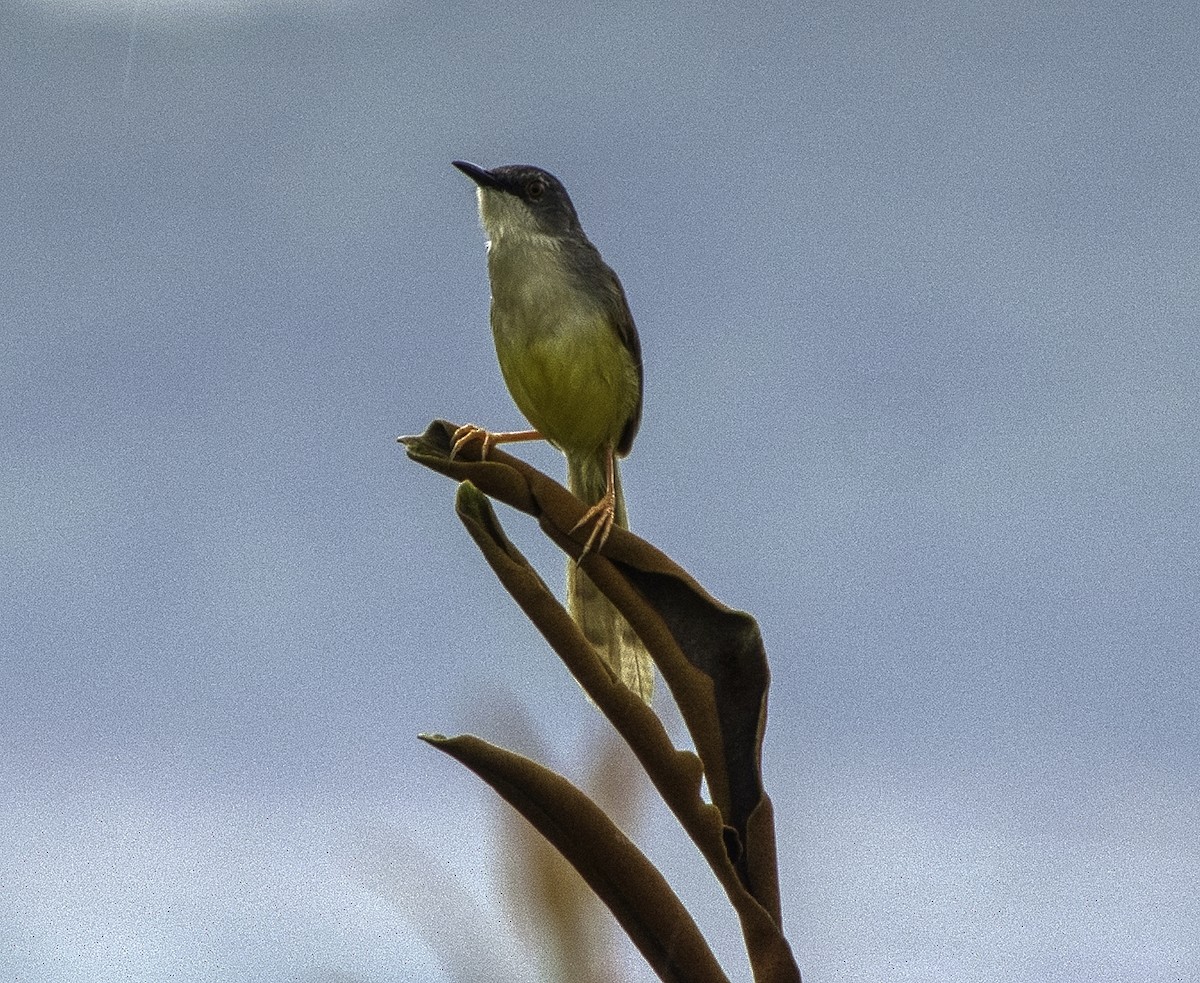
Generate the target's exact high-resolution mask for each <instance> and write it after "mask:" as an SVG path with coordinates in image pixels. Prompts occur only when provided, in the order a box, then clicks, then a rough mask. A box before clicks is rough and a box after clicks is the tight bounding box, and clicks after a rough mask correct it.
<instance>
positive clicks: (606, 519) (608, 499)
mask: <svg viewBox="0 0 1200 983" xmlns="http://www.w3.org/2000/svg"><path fill="white" fill-rule="evenodd" d="M616 518H617V496H616V494H615V493H614V492H613V490H612V487H611V486H609V490H608V491H607V492H605V493H604V497H603V498H602V499H600V501H598V502H597V503H596V504H595V505H593V506H592V507H591V508H590V509H588V510H587V511H586V512H584V513H583V518H582V519H580V520H579V521H578V522H576V523H575V525H573V526H572V527H571V532H577V531H578V530H580V529H582V528H584V526H586V525H588V523H593V525H592V531H591V532H590V533H589V534H588V538H587V542H586V543H584V544H583V552H582V553H580V554H579V559H578V560H576V561H575V562H576V563H582V562H583V561H584V559H585V558H586V557H587V556H588V555H589V554H590V553H592V552H593V551H594V552H596V553H599V552H600V551H601V550H602V549H604V544H605V543H606V542H608V534H609V533H610V532H612V527H613V524H614V523H615V522H616Z"/></svg>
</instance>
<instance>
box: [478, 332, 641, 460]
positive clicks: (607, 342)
mask: <svg viewBox="0 0 1200 983" xmlns="http://www.w3.org/2000/svg"><path fill="white" fill-rule="evenodd" d="M496 354H497V356H498V358H499V360H500V370H501V372H502V373H503V374H504V381H505V383H506V384H507V385H508V391H509V392H510V393H511V394H512V397H513V401H514V402H515V403H516V404H517V408H518V409H520V411H521V412H522V413H524V414H525V417H526V419H528V420H529V422H530V423H531V424H533V426H534V427H535V428H536V429H537V431H538V432H539V433H540V434H541V435H542V436H543V437H545V438H546V439H547V440H548V441H550V443H552V444H554V445H555V446H556V447H558V448H559V449H561V450H563V451H566V452H569V453H571V454H589V453H593V452H595V451H598V450H600V449H601V448H603V447H605V446H606V445H614V446H615V445H616V443H617V442H618V440H619V439H620V436H621V431H622V430H623V429H624V428H625V424H626V423H627V422H628V421H629V419H630V418H631V417H632V416H633V414H634V413H635V412H636V409H637V400H638V375H637V367H636V365H635V364H634V360H633V356H632V355H630V354H629V351H628V350H627V349H626V348H625V346H624V345H622V344H621V342H620V339H619V338H618V337H617V333H616V331H615V330H614V329H613V328H612V327H611V326H610V325H609V324H608V323H607V321H606V320H605V318H604V316H603V315H602V314H601V313H600V312H598V311H596V312H589V314H588V315H586V316H583V317H575V318H573V319H571V321H570V322H569V323H565V324H559V325H556V327H555V329H554V330H552V331H549V332H538V333H536V334H532V335H525V334H523V333H521V332H515V333H514V332H503V331H500V332H497V333H496Z"/></svg>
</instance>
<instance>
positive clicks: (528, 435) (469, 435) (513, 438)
mask: <svg viewBox="0 0 1200 983" xmlns="http://www.w3.org/2000/svg"><path fill="white" fill-rule="evenodd" d="M541 439H542V435H541V434H540V433H538V432H537V431H536V430H508V431H502V432H501V433H492V432H491V431H490V430H484V429H483V427H477V426H475V424H473V423H464V424H463V425H462V426H461V427H459V428H458V429H457V430H455V431H454V437H453V438H452V443H451V445H450V460H452V461H453V460H454V459H455V458H456V457H457V456H458V454H459V451H461V450H462V449H463V448H465V447H467V446H469V445H470V444H473V443H475V442H476V441H479V443H481V444H482V445H483V446H482V447H481V448H480V450H479V460H481V461H486V460H487V456H488V451H490V450H491V449H492V448H493V447H494V446H495V445H496V444H513V443H516V442H517V441H518V440H541Z"/></svg>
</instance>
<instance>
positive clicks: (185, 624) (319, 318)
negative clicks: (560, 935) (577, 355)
mask: <svg viewBox="0 0 1200 983" xmlns="http://www.w3.org/2000/svg"><path fill="white" fill-rule="evenodd" d="M1197 50H1200V15H1198V14H1197V13H1196V12H1195V9H1194V6H1193V5H1192V4H1186V3H1182V2H1180V3H1172V2H1163V3H1153V4H1142V5H1131V4H1124V3H1119V4H1118V3H1111V2H1100V3H1088V4H1082V3H1073V2H1067V3H1062V4H1055V5H1046V4H1040V3H1039V4H1035V3H1015V2H1007V3H995V4H988V5H980V4H975V3H956V2H952V0H946V2H929V3H914V4H892V3H882V2H878V0H873V2H859V3H854V2H851V3H844V4H838V5H833V6H830V5H822V6H817V5H806V4H800V5H797V4H795V3H792V2H788V3H783V2H778V3H769V2H758V0H749V2H748V3H747V4H743V5H740V6H739V5H729V4H719V5H718V4H710V5H684V4H681V3H672V2H668V0H651V2H649V3H646V2H638V3H633V2H628V0H617V2H614V3H609V4H604V5H585V4H573V3H569V2H568V3H562V4H558V5H541V4H538V3H534V2H527V0H518V2H515V3H511V4H504V5H498V4H484V3H478V2H476V3H466V2H458V0H447V2H445V3H442V4H436V5H434V4H411V3H405V2H401V3H396V4H385V3H371V2H353V3H334V2H329V3H323V4H311V3H300V2H289V0H275V2H270V3H267V2H258V0H244V2H230V0H9V2H8V3H6V4H5V5H4V8H3V11H2V12H0V95H2V98H0V125H2V132H3V134H4V136H3V140H2V141H0V145H2V147H3V149H2V150H0V215H2V216H3V221H2V222H0V258H2V260H3V269H4V272H5V276H4V287H3V289H2V290H0V460H2V461H3V464H2V466H0V514H2V515H3V518H4V521H3V523H2V524H0V680H2V683H0V742H2V745H0V746H2V747H3V754H2V755H0V784H2V786H3V788H4V789H5V790H6V792H5V794H4V795H3V796H0V842H2V843H4V844H6V846H5V849H3V850H0V977H3V978H6V979H14V980H36V981H43V980H44V981H54V983H59V981H61V983H75V981H78V983H83V981H88V983H93V981H94V983H109V981H117V980H121V981H131V980H134V981H140V980H156V981H157V980H167V979H169V980H197V981H200V980H203V981H218V983H223V981H233V980H243V979H247V978H253V979H258V980H264V981H268V983H273V981H276V980H278V981H284V980H287V981H306V983H307V981H312V983H316V981H339V983H350V981H355V983H371V981H382V980H389V981H403V983H408V981H429V983H450V981H451V980H455V979H459V978H462V976H461V974H460V975H456V970H455V960H456V959H457V958H459V957H461V956H462V954H463V953H464V952H465V953H483V954H484V958H485V959H488V960H492V961H491V962H487V963H485V965H487V966H488V967H489V971H491V972H493V973H494V974H495V978H497V979H501V978H502V979H513V980H526V979H528V980H535V979H539V978H544V976H543V975H539V973H540V971H539V969H538V966H537V963H536V960H534V959H533V958H532V957H530V956H529V954H528V950H527V948H525V947H523V945H522V943H521V941H520V940H519V938H517V936H516V934H515V933H514V931H513V930H512V927H511V925H509V924H508V923H507V922H506V920H505V916H504V914H503V911H504V907H503V905H504V897H503V895H504V893H505V890H506V889H505V887H504V885H503V882H502V880H501V879H500V877H499V876H498V875H497V873H496V868H497V864H498V862H499V860H500V859H501V858H500V857H499V856H498V853H499V852H500V851H501V850H502V848H501V847H500V846H498V844H499V843H501V842H502V841H501V840H500V839H498V834H497V832H496V831H497V829H499V828H501V827H502V826H503V823H504V821H505V819H504V813H503V811H502V807H501V806H500V805H497V804H496V803H495V802H494V801H493V799H492V797H491V794H490V792H489V790H487V789H486V788H485V787H484V786H482V785H481V784H480V783H478V782H477V781H474V780H472V778H471V776H470V775H469V774H467V773H466V772H465V770H464V769H462V768H461V767H460V766H458V765H457V764H456V763H454V762H453V761H451V760H449V759H448V758H445V757H443V756H441V755H439V754H438V752H436V751H435V750H433V749H432V748H429V747H427V746H426V745H424V744H422V743H421V742H419V741H418V740H417V739H416V734H417V733H419V732H425V731H438V732H444V733H457V732H460V731H470V732H473V733H478V734H480V735H481V736H484V737H487V738H489V739H491V740H495V741H498V742H500V743H508V744H512V745H514V746H517V747H526V748H537V749H538V754H539V755H540V756H541V757H543V758H544V759H545V760H548V761H549V763H551V764H553V765H555V766H556V767H560V768H562V769H563V770H564V771H565V772H566V773H567V774H568V775H570V776H571V777H573V778H577V779H578V778H580V777H581V776H585V775H586V774H587V773H588V771H589V767H590V765H591V764H592V763H593V760H594V757H595V755H596V754H597V751H596V749H597V748H598V747H600V746H602V741H603V735H604V727H605V725H604V722H603V720H602V719H600V718H599V716H598V714H596V712H595V711H594V709H592V708H591V707H589V706H588V705H587V703H586V702H585V701H584V700H583V698H582V697H581V695H580V692H579V690H578V687H577V686H576V685H575V684H574V683H573V681H571V680H570V678H569V677H568V676H567V675H566V672H565V670H563V669H562V667H561V666H560V665H559V664H558V662H557V660H556V659H555V658H554V657H553V655H552V653H550V652H549V651H548V649H546V647H545V645H544V643H542V642H541V640H540V639H539V637H538V636H537V635H536V633H535V632H534V630H533V629H532V628H531V627H530V626H529V625H528V624H527V623H525V622H524V621H523V619H522V618H521V616H520V614H519V612H517V610H516V609H515V605H513V604H512V602H511V600H510V599H509V598H508V597H507V595H505V594H504V593H503V591H502V590H501V589H500V588H499V587H498V585H497V584H496V583H495V582H494V579H493V577H492V575H491V574H490V572H489V571H488V570H487V568H486V566H485V565H484V564H483V562H482V560H481V559H480V557H479V556H478V554H477V552H476V551H475V549H474V547H473V545H472V544H471V542H470V540H469V539H468V537H467V536H466V534H465V532H464V531H463V530H462V528H461V526H460V525H459V523H458V522H457V520H456V519H455V517H454V514H453V491H454V489H453V485H452V484H451V483H450V482H448V481H447V480H446V479H444V478H441V477H439V476H437V475H434V474H432V473H430V472H428V471H426V470H424V469H422V468H419V467H417V466H415V465H413V464H411V463H410V462H408V461H407V460H406V458H405V457H404V455H403V453H402V449H401V448H400V447H399V446H398V445H397V444H396V443H395V440H394V438H395V437H396V436H397V435H400V434H406V433H417V432H420V431H421V430H423V429H424V427H425V426H426V424H427V423H428V422H429V421H430V420H432V419H434V418H438V417H443V418H447V419H451V420H455V421H459V422H466V421H468V420H470V421H474V422H477V423H480V424H483V425H485V426H489V427H492V428H494V429H510V428H519V427H520V426H521V425H522V421H521V420H520V418H519V415H518V413H517V411H516V409H515V407H513V405H512V403H511V400H510V399H509V397H508V395H507V393H506V392H505V391H504V386H503V383H502V380H501V379H500V375H499V371H498V368H497V366H496V363H495V356H494V351H493V349H492V345H491V341H490V337H489V331H488V327H487V304H488V288H487V281H486V274H485V267H484V240H483V235H482V232H481V230H480V229H479V226H478V217H477V214H476V209H475V202H474V194H473V189H472V187H471V186H470V183H469V182H468V181H467V180H466V178H464V177H463V175H462V174H460V173H458V172H457V171H455V170H454V169H453V168H452V167H451V166H450V161H451V160H454V159H462V158H465V159H469V160H473V161H476V162H478V163H480V164H482V165H484V166H495V165H498V164H502V163H516V162H523V163H533V164H538V165H540V166H543V167H545V168H547V169H548V170H550V171H552V172H553V173H554V174H556V175H557V176H558V177H559V178H561V179H562V180H563V182H564V183H565V184H566V186H567V188H568V189H569V190H570V192H571V194H572V197H573V199H574V202H575V205H576V207H577V209H578V211H579V213H580V216H581V219H582V222H583V225H584V227H585V229H586V230H587V232H588V234H589V235H590V237H591V238H592V240H593V241H594V242H595V243H596V244H597V246H598V247H599V248H600V250H601V252H602V253H603V254H604V256H605V258H606V260H607V261H608V262H609V263H610V264H611V265H612V266H613V267H614V268H615V269H616V270H617V272H618V273H619V274H620V276H621V279H622V281H623V283H624V285H625V289H626V292H627V294H628V296H629V300H630V304H631V307H632V310H633V314H634V317H635V319H636V321H637V325H638V328H639V333H640V336H641V342H642V349H643V357H644V361H645V385H646V394H645V410H644V416H643V423H642V428H641V431H640V434H639V436H638V440H637V442H636V444H635V445H634V448H633V451H632V454H631V455H630V457H629V458H628V459H627V460H626V461H625V462H624V464H623V470H622V476H623V481H624V486H625V492H626V495H627V498H628V502H629V509H630V515H631V520H632V524H633V527H634V529H635V531H637V532H638V533H639V534H641V535H643V536H645V537H646V538H648V539H649V540H651V541H652V542H654V543H655V544H657V545H658V546H660V547H661V548H662V549H664V550H665V551H666V552H667V553H669V554H670V555H672V556H673V557H675V558H676V559H677V560H678V561H679V562H681V563H682V564H683V565H684V566H685V567H687V568H688V569H689V570H691V571H692V573H693V574H694V575H695V576H696V577H697V578H698V579H699V580H700V581H701V582H702V583H703V584H705V585H706V586H707V587H708V589H709V590H710V591H711V592H712V593H713V594H715V595H716V596H717V597H719V598H720V599H722V600H723V601H725V602H727V603H729V604H731V605H734V606H736V607H739V608H744V609H746V610H748V611H750V612H751V613H752V614H754V615H755V617H756V618H757V619H758V620H759V623H760V625H761V628H762V631H763V635H764V639H765V642H766V647H767V652H768V656H769V658H770V660H771V665H772V674H773V677H772V689H771V702H770V718H769V727H768V731H767V739H766V747H765V751H764V769H765V781H766V786H767V789H768V791H769V792H770V793H771V795H772V797H773V799H774V802H775V811H776V815H777V823H778V835H779V853H780V866H781V877H782V883H783V900H784V917H785V928H786V930H787V933H788V935H789V938H790V939H791V941H792V945H793V949H794V950H795V953H796V956H797V960H798V962H799V964H800V967H801V969H802V971H803V973H804V979H805V981H806V983H826V981H830V983H832V981H875V980H879V979H884V978H886V979H889V980H900V981H903V980H913V981H917V980H920V981H930V980H948V981H949V980H953V981H975V980H991V979H996V978H998V977H999V976H1000V975H1003V976H1004V978H1005V979H1009V980H1015V981H1041V980H1045V979H1059V980H1065V981H1073V980H1080V981H1082V980H1087V981H1089V983H1096V981H1106V980H1125V979H1130V978H1137V979H1140V980H1144V981H1151V983H1158V981H1163V983H1165V981H1177V980H1187V979H1194V978H1196V977H1197V976H1198V975H1200V941H1197V940H1200V900H1198V899H1200V873H1197V872H1198V871H1200V838H1198V837H1197V835H1196V830H1197V829H1198V828H1200V804H1198V803H1200V796H1198V795H1197V794H1196V790H1197V787H1198V782H1200V662H1198V660H1197V658H1196V653H1197V637H1200V624H1198V621H1200V619H1198V616H1197V609H1198V604H1197V594H1198V588H1200V559H1198V557H1200V526H1198V521H1197V512H1198V506H1200V487H1198V486H1200V440H1198V438H1197V432H1198V424H1200V406H1198V395H1197V394H1198V392H1200V368H1198V366H1200V332H1198V331H1197V327H1196V325H1197V311H1198V310H1200V201H1198V198H1200V191H1198V190H1197V189H1200V134H1198V124H1197V117H1196V113H1195V106H1196V105H1197V102H1198V101H1200V73H1198V72H1197V69H1196V51H1197ZM517 453H519V454H520V455H521V456H524V457H526V458H527V459H529V460H531V461H532V462H534V463H535V464H537V465H538V466H539V467H542V468H543V469H545V470H547V471H548V472H550V473H552V474H560V473H561V472H562V461H561V457H560V456H559V455H558V454H557V452H555V451H553V450H552V449H549V448H539V447H534V446H528V447H524V446H523V447H521V448H519V449H518V451H517ZM501 519H502V521H503V522H504V524H505V527H506V529H507V530H508V531H509V532H510V534H511V535H512V536H513V538H514V539H515V540H516V541H517V542H518V543H519V544H520V545H521V547H522V548H523V549H525V550H526V551H527V553H528V554H529V555H530V557H531V558H532V559H533V560H534V562H535V563H537V564H538V566H539V568H540V569H542V571H543V574H544V576H545V577H546V579H547V580H548V581H549V582H550V583H552V584H560V583H561V562H562V561H561V557H559V556H556V555H555V552H554V551H553V550H552V549H551V548H550V547H548V546H547V545H545V544H544V543H541V542H539V539H538V537H537V535H536V533H535V530H534V529H533V527H532V523H530V522H529V521H527V520H526V518H525V517H523V516H520V515H518V514H516V513H513V512H511V511H509V510H502V512H501ZM658 706H659V708H660V710H661V712H662V713H663V714H664V717H665V718H666V719H667V720H668V724H669V727H670V728H671V731H672V733H673V734H675V735H676V736H677V737H678V739H679V740H681V741H682V740H683V737H682V736H681V727H680V726H679V723H678V718H677V714H675V713H674V711H673V708H672V707H671V706H670V703H669V699H668V698H667V697H666V695H665V694H664V693H660V695H659V697H658ZM533 734H536V735H538V736H537V737H536V739H535V738H533V737H532V736H531V735H533ZM639 815H640V820H639V821H638V823H637V824H636V829H635V831H634V832H635V839H637V840H638V842H639V843H641V844H642V845H643V847H644V849H646V851H647V853H648V854H649V855H650V856H651V857H652V858H653V859H654V860H655V861H656V862H659V863H661V865H662V867H663V869H664V871H665V872H666V874H667V876H668V879H669V880H670V881H671V883H672V884H673V885H675V886H676V887H677V888H678V890H679V891H680V893H681V895H682V896H683V897H684V900H685V901H686V902H687V903H689V904H690V905H691V906H692V907H693V908H694V909H695V911H696V913H697V916H698V918H699V920H700V922H701V925H702V927H703V928H704V929H705V931H706V932H707V933H708V934H709V935H710V937H711V939H712V943H713V946H714V950H715V951H716V953H717V955H718V958H719V959H720V960H721V962H722V964H723V965H724V966H725V967H726V969H727V971H728V972H729V973H730V975H731V977H732V978H734V979H748V971H747V968H746V962H745V956H744V954H743V953H742V952H741V950H740V942H739V939H738V936H737V932H736V926H735V925H734V923H733V921H732V918H731V917H730V916H728V915H727V914H726V913H725V910H724V904H723V900H722V899H721V897H720V896H719V894H718V892H717V889H716V888H715V886H714V884H713V882H712V879H711V877H710V876H709V875H708V874H707V873H706V872H705V871H704V870H703V868H702V866H701V865H700V864H699V863H698V858H697V856H696V855H695V853H694V850H692V848H691V847H690V845H688V844H687V843H685V842H683V841H682V837H681V836H680V835H679V831H678V830H677V829H674V828H673V827H672V824H671V820H670V817H669V816H667V815H665V814H664V812H663V810H662V809H661V807H656V806H655V805H654V804H653V802H651V801H650V800H649V798H648V797H647V798H646V799H645V800H644V802H643V804H642V808H641V812H640V814H639ZM431 911H438V912H442V911H444V912H445V914H444V916H439V917H437V918H431V917H430V912H431ZM602 930H607V925H606V926H605V927H604V928H603V929H602V928H598V929H597V931H598V932H599V931H602ZM622 952H623V955H621V957H620V959H621V962H620V965H621V966H622V967H623V968H622V970H621V972H622V973H624V974H625V975H626V976H627V977H628V978H629V979H647V978H649V976H650V973H649V971H648V969H647V968H646V967H645V964H644V963H642V962H640V960H639V957H638V956H637V955H636V953H635V952H633V951H632V950H631V948H630V947H629V946H628V944H626V946H625V949H624V950H622ZM493 963H494V964H493ZM501 967H503V968H501ZM481 972H482V971H481ZM481 978H482V977H481Z"/></svg>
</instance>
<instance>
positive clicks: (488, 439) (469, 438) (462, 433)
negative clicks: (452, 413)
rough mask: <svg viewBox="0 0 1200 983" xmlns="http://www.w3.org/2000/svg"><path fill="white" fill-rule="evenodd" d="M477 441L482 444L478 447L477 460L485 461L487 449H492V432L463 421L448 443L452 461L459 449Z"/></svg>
mask: <svg viewBox="0 0 1200 983" xmlns="http://www.w3.org/2000/svg"><path fill="white" fill-rule="evenodd" d="M475 441H479V442H480V444H481V445H482V446H481V447H480V449H479V460H481V461H486V460H487V456H488V451H490V450H491V449H492V445H493V444H494V443H495V442H496V437H495V435H494V434H492V433H489V432H488V431H487V430H484V429H483V427H477V426H475V424H473V423H464V424H463V425H462V426H461V427H459V428H458V429H457V430H455V431H454V436H453V437H452V438H451V443H450V460H451V461H453V460H454V459H455V458H456V457H458V454H459V452H460V451H462V450H463V449H464V448H465V447H467V446H469V445H470V444H472V443H474V442H475Z"/></svg>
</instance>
